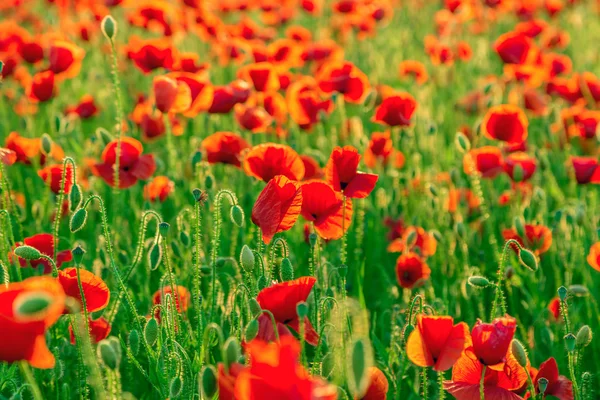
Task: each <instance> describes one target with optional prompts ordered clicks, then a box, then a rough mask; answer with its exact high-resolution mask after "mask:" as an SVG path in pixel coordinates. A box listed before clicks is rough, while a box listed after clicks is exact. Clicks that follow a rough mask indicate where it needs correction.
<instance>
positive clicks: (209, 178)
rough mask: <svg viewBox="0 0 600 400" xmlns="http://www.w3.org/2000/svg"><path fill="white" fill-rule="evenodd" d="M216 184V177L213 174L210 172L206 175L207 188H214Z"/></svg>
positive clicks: (205, 183)
mask: <svg viewBox="0 0 600 400" xmlns="http://www.w3.org/2000/svg"><path fill="white" fill-rule="evenodd" d="M214 184H215V177H214V176H212V175H211V174H208V175H206V176H205V177H204V186H205V187H206V188H207V189H212V188H213V186H214Z"/></svg>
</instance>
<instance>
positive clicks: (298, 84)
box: [285, 77, 333, 130]
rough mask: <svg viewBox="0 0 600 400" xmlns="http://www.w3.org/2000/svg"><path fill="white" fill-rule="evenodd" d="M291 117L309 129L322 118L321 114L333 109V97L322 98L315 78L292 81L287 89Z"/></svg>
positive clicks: (286, 96) (301, 126)
mask: <svg viewBox="0 0 600 400" xmlns="http://www.w3.org/2000/svg"><path fill="white" fill-rule="evenodd" d="M285 98H286V102H287V106H288V110H289V113H290V118H291V119H292V120H293V121H294V122H295V123H296V124H298V125H299V126H300V128H302V129H306V130H309V129H311V128H312V126H313V125H314V124H315V123H317V122H318V121H320V120H321V114H322V113H325V114H329V113H330V112H331V111H332V110H333V102H332V101H331V99H325V100H324V99H322V98H321V96H320V93H319V91H318V85H317V82H316V80H315V79H314V78H312V77H303V78H301V79H298V80H296V81H295V82H293V83H291V84H290V86H289V87H288V89H287V91H286V95H285Z"/></svg>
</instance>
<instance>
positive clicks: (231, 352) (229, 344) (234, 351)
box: [223, 336, 242, 369]
mask: <svg viewBox="0 0 600 400" xmlns="http://www.w3.org/2000/svg"><path fill="white" fill-rule="evenodd" d="M223 347H224V349H225V358H224V360H223V361H225V366H226V367H227V369H229V366H230V365H231V364H233V363H236V362H237V361H238V360H239V359H240V356H241V355H242V351H241V348H240V344H239V343H238V341H237V339H236V338H235V337H233V336H231V337H229V338H228V339H227V340H226V341H225V344H224V346H223Z"/></svg>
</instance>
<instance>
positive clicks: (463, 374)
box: [444, 351, 527, 400]
mask: <svg viewBox="0 0 600 400" xmlns="http://www.w3.org/2000/svg"><path fill="white" fill-rule="evenodd" d="M503 357H504V358H506V367H505V368H504V369H502V370H499V371H498V370H494V369H491V368H486V370H485V375H484V378H483V393H484V397H485V399H486V400H521V399H522V397H521V396H519V395H518V394H516V393H515V392H514V391H515V390H518V389H520V388H521V387H522V386H523V385H524V384H526V382H527V373H526V372H525V369H523V367H521V366H520V365H519V363H518V362H517V360H516V359H515V358H514V356H513V355H512V353H510V351H509V352H508V353H507V354H505V355H503ZM482 371H483V364H481V363H480V362H479V361H478V360H476V359H473V358H471V357H469V356H468V354H467V353H464V354H463V355H462V356H461V357H460V358H459V359H458V361H457V362H456V364H454V367H453V368H452V380H451V381H445V382H444V389H446V391H447V392H448V393H450V394H451V395H452V396H454V398H455V399H457V400H475V399H479V398H480V396H479V390H480V381H481V373H482Z"/></svg>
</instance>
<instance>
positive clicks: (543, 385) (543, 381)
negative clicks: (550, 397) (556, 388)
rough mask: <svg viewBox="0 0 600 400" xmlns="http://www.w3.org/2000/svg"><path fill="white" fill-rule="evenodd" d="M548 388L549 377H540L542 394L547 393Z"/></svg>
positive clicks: (539, 388) (539, 385)
mask: <svg viewBox="0 0 600 400" xmlns="http://www.w3.org/2000/svg"><path fill="white" fill-rule="evenodd" d="M547 388H548V379H546V378H544V377H543V376H542V377H541V378H540V379H538V390H539V391H540V394H542V395H543V394H544V393H546V389H547Z"/></svg>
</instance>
